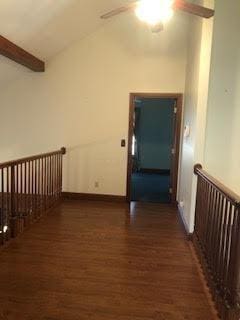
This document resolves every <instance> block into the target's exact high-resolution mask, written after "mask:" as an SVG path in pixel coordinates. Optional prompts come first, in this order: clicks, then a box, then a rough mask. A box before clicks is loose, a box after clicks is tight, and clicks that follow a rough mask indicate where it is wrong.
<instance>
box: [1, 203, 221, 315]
mask: <svg viewBox="0 0 240 320" xmlns="http://www.w3.org/2000/svg"><path fill="white" fill-rule="evenodd" d="M0 319H1V320H2V319H4V320H30V319H34V320H38V319H39V320H40V319H41V320H43V319H44V320H79V319H81V320H85V319H94V320H115V319H116V320H150V319H156V320H172V319H174V320H183V319H189V320H190V319H191V320H212V319H215V318H214V317H213V314H212V310H211V308H210V304H209V302H208V299H207V297H206V295H205V292H204V289H203V284H202V282H201V280H200V277H199V273H198V271H197V267H196V264H195V262H194V260H193V258H192V255H191V251H190V248H189V244H188V242H187V241H186V240H185V236H184V234H183V231H182V229H181V225H180V224H179V222H178V218H177V215H176V209H175V208H173V207H171V206H169V205H160V204H149V203H148V204H146V203H145V204H135V205H132V210H131V214H129V211H128V207H127V206H126V204H123V203H104V202H80V201H65V202H64V203H63V204H62V205H61V206H60V207H58V208H56V209H55V210H54V211H53V212H52V213H51V214H49V215H48V216H47V217H43V218H42V219H41V220H40V221H39V222H38V223H36V224H34V225H33V226H31V228H30V229H29V230H27V231H26V232H25V233H23V234H22V235H20V236H19V237H18V238H17V239H15V240H13V241H12V242H10V244H9V245H8V247H7V250H5V249H4V250H3V251H1V259H0Z"/></svg>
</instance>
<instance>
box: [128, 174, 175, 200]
mask: <svg viewBox="0 0 240 320" xmlns="http://www.w3.org/2000/svg"><path fill="white" fill-rule="evenodd" d="M169 189H170V175H163V174H155V173H154V174H152V173H133V174H132V181H131V200H132V201H141V202H159V203H170V201H171V197H170V193H169Z"/></svg>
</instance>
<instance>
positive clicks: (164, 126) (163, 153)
mask: <svg viewBox="0 0 240 320" xmlns="http://www.w3.org/2000/svg"><path fill="white" fill-rule="evenodd" d="M174 103H175V100H174V99H159V98H158V99H142V100H141V101H138V102H137V103H136V109H135V110H136V131H135V135H136V139H137V154H138V167H139V168H144V169H167V170H168V169H171V157H172V156H171V149H172V145H173V139H174Z"/></svg>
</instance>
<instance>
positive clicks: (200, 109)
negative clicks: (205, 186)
mask: <svg viewBox="0 0 240 320" xmlns="http://www.w3.org/2000/svg"><path fill="white" fill-rule="evenodd" d="M203 4H204V5H205V6H207V7H210V8H211V7H213V1H211V0H207V1H205V2H204V3H203ZM213 21H214V20H213V19H210V20H202V19H199V18H196V17H193V18H192V19H191V22H190V29H191V34H190V36H189V48H188V64H187V73H186V86H185V101H184V117H183V118H184V119H183V127H185V126H189V128H190V135H189V136H188V137H184V138H183V143H182V156H181V163H180V180H179V192H178V201H179V209H180V212H181V214H182V217H183V220H184V221H185V225H186V228H187V230H188V231H189V232H193V229H194V215H195V195H196V182H197V180H196V177H195V176H194V174H193V167H194V165H195V164H196V163H203V155H204V143H205V141H204V140H205V128H206V114H207V100H208V87H209V72H210V61H211V48H212V29H213Z"/></svg>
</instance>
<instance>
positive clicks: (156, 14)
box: [101, 0, 214, 32]
mask: <svg viewBox="0 0 240 320" xmlns="http://www.w3.org/2000/svg"><path fill="white" fill-rule="evenodd" d="M131 10H134V11H135V13H136V15H137V17H138V18H139V19H140V20H142V21H144V22H146V23H147V24H149V25H150V26H151V29H152V31H153V32H159V31H162V30H163V23H164V22H167V21H168V20H169V19H170V18H171V17H172V16H173V12H174V10H180V11H184V12H187V13H190V14H193V15H196V16H199V17H202V18H211V17H213V16H214V10H212V9H209V8H205V7H203V6H200V5H196V4H193V3H190V2H188V1H185V0H137V1H134V2H131V3H129V4H127V5H126V6H123V7H120V8H117V9H115V10H112V11H110V12H108V13H105V14H104V15H102V16H101V19H109V18H112V17H114V16H116V15H118V14H121V13H124V12H127V11H131Z"/></svg>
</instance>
